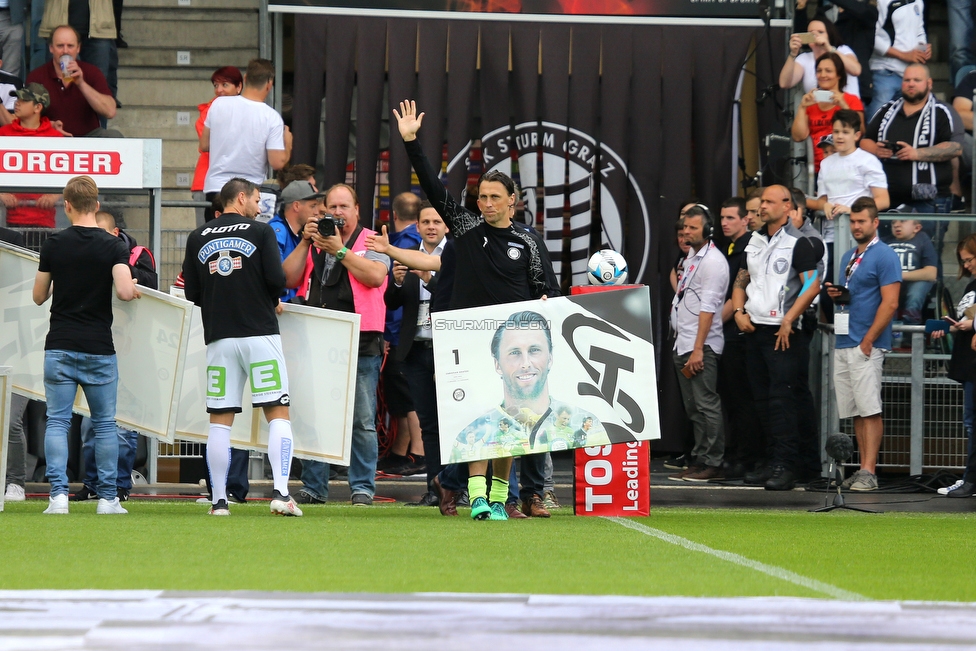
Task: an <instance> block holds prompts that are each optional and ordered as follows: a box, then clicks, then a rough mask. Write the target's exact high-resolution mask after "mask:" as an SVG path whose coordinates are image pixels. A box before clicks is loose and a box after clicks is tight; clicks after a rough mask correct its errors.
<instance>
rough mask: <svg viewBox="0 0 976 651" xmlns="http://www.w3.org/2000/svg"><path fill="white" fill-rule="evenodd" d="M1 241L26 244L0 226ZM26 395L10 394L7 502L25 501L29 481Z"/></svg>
mask: <svg viewBox="0 0 976 651" xmlns="http://www.w3.org/2000/svg"><path fill="white" fill-rule="evenodd" d="M0 242H6V243H8V244H13V245H14V246H19V247H21V248H23V247H24V246H26V242H25V241H24V236H23V234H22V233H18V232H17V231H14V230H11V229H9V228H2V227H0ZM28 402H30V401H29V400H28V399H27V398H26V397H25V396H22V395H20V394H18V393H11V394H10V427H9V429H8V431H7V482H6V483H7V485H6V487H5V490H4V495H3V499H4V500H5V501H7V502H23V501H24V499H26V495H25V492H24V489H25V487H26V481H27V438H26V437H25V436H24V413H25V412H26V411H27V403H28Z"/></svg>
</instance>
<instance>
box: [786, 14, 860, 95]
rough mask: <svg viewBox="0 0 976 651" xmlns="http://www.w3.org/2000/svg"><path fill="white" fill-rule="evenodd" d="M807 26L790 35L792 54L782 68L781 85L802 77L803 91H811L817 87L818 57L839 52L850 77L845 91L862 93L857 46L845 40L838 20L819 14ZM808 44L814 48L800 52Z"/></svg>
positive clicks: (795, 83) (796, 81)
mask: <svg viewBox="0 0 976 651" xmlns="http://www.w3.org/2000/svg"><path fill="white" fill-rule="evenodd" d="M807 29H808V30H809V31H807V32H803V33H802V34H793V36H791V37H790V55H789V56H788V57H787V58H786V63H785V64H783V69H782V70H780V73H779V87H780V88H783V89H786V88H793V87H794V86H796V85H797V84H798V83H800V82H801V81H802V82H803V92H804V93H809V92H810V91H811V90H813V89H814V88H816V87H817V72H816V61H817V60H818V59H820V57H822V56H823V55H824V54H826V53H827V52H835V53H836V54H837V55H838V56H840V60H841V61H842V62H843V66H842V67H843V68H844V70H845V72H846V73H847V81H846V82H845V84H844V85H843V86H841V88H842V89H843V91H844V92H845V93H850V94H851V95H854V96H856V97H860V96H861V91H860V88H859V87H858V83H857V78H858V76H859V75H860V74H861V64H860V63H859V62H858V60H857V56H856V55H855V54H854V50H852V49H851V48H849V47H847V46H846V45H844V44H843V41H842V40H841V38H840V33H839V32H838V31H837V28H836V27H835V26H834V24H833V23H832V22H830V21H829V20H828V19H827V18H825V17H823V16H817V17H816V18H814V19H813V20H811V21H810V22H809V23H808V24H807ZM804 45H809V46H810V50H811V51H810V52H803V53H800V49H801V48H802V47H803V46H804Z"/></svg>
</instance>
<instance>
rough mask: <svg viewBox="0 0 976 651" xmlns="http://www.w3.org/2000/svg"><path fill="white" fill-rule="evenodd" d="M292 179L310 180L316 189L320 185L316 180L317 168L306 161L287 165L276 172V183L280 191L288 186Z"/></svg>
mask: <svg viewBox="0 0 976 651" xmlns="http://www.w3.org/2000/svg"><path fill="white" fill-rule="evenodd" d="M292 181H308V182H309V183H311V184H312V187H313V188H315V189H316V190H318V187H319V186H318V184H317V183H316V182H315V168H314V167H312V166H311V165H306V164H305V163H295V164H294V165H285V166H284V167H282V168H281V169H280V170H278V172H277V173H276V174H275V184H277V186H278V190H279V191H280V190H284V189H285V188H287V187H288V184H289V183H291V182H292Z"/></svg>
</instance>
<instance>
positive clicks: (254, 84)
mask: <svg viewBox="0 0 976 651" xmlns="http://www.w3.org/2000/svg"><path fill="white" fill-rule="evenodd" d="M273 83H274V67H273V66H272V64H271V62H270V61H268V60H267V59H253V60H251V62H250V63H248V64H247V71H246V73H245V74H244V90H243V91H242V92H241V94H240V95H235V96H223V97H216V98H214V99H213V101H212V102H211V104H210V110H209V111H208V113H207V117H206V118H205V119H204V127H203V131H202V132H201V133H200V151H201V152H210V167H209V169H208V170H207V176H206V179H205V181H204V184H203V191H204V193H205V196H206V200H207V201H212V200H213V198H214V197H215V196H217V193H218V192H219V191H220V189H221V188H222V187H223V185H224V183H226V182H227V181H229V180H230V179H231V178H234V177H241V178H245V179H247V180H248V181H250V182H251V183H254V184H255V185H261V184H262V183H263V182H264V178H265V176H264V173H265V165H270V166H271V169H273V170H280V169H281V168H283V167H284V166H285V165H287V164H288V160H289V159H290V158H291V143H292V136H291V130H290V129H289V128H288V127H286V126H285V125H284V122H283V121H282V119H281V116H280V115H279V114H278V112H277V111H275V110H274V109H273V108H271V107H270V106H268V105H267V104H265V103H264V100H265V98H267V96H268V93H270V92H271V86H272V84H273ZM207 211H208V213H207V214H206V215H205V219H206V221H210V220H211V219H213V213H212V211H210V209H209V208H208V209H207Z"/></svg>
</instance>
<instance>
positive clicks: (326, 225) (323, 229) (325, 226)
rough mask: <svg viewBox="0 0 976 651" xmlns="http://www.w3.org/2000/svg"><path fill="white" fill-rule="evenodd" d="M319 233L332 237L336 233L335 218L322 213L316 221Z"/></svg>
mask: <svg viewBox="0 0 976 651" xmlns="http://www.w3.org/2000/svg"><path fill="white" fill-rule="evenodd" d="M317 224H318V228H319V235H321V236H322V237H332V236H333V235H335V234H336V226H337V224H336V220H335V218H333V216H332V215H328V214H326V215H322V216H321V217H319V220H318V222H317Z"/></svg>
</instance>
